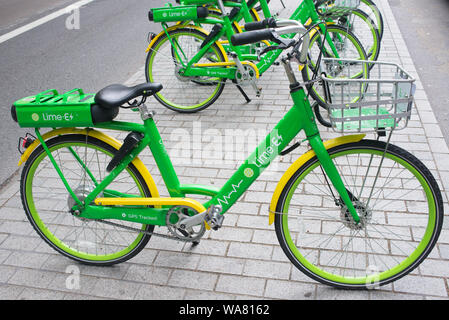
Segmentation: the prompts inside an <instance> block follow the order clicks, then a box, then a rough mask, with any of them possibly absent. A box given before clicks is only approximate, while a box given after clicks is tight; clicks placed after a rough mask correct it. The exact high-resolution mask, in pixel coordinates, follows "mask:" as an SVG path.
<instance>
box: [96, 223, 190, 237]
mask: <svg viewBox="0 0 449 320" xmlns="http://www.w3.org/2000/svg"><path fill="white" fill-rule="evenodd" d="M95 221H97V222H101V223H103V224H107V225H111V226H115V227H119V228H122V229H126V230H130V231H134V232H137V233H144V234H146V235H149V236H156V237H161V238H165V239H170V240H176V241H183V242H193V241H197V240H189V239H181V238H178V237H174V236H169V235H166V234H161V233H156V232H150V231H146V230H142V229H137V228H133V227H128V226H124V225H121V224H119V223H115V222H111V221H106V220H95Z"/></svg>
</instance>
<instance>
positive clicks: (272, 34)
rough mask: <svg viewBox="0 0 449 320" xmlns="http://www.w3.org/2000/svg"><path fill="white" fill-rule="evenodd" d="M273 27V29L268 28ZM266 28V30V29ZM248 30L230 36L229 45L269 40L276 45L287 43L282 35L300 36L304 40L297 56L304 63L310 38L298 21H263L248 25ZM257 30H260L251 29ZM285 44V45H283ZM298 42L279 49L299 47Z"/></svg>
mask: <svg viewBox="0 0 449 320" xmlns="http://www.w3.org/2000/svg"><path fill="white" fill-rule="evenodd" d="M247 25H248V23H247V24H245V30H248V29H247ZM270 26H274V27H270ZM267 27H268V29H266V28H267ZM249 28H250V30H251V31H245V32H242V33H237V34H234V35H232V37H231V43H232V45H234V46H241V45H245V44H251V43H255V42H259V41H262V40H270V41H273V42H276V43H278V44H279V43H282V42H284V41H288V39H285V38H280V37H279V36H280V35H283V34H292V33H294V34H300V35H301V36H302V37H303V38H304V39H303V42H302V48H301V52H300V55H299V60H300V62H301V63H303V62H305V61H306V59H307V50H308V47H309V42H310V36H309V32H308V30H307V29H306V28H305V27H304V26H303V25H302V24H301V23H300V22H298V21H295V20H279V21H275V20H274V19H265V20H263V21H259V22H253V23H250V25H249ZM253 28H259V29H260V30H257V29H253ZM284 44H285V43H284ZM299 44H300V42H299V41H294V40H293V42H291V43H290V44H289V45H288V46H284V47H283V48H279V49H286V48H288V47H291V46H293V45H299Z"/></svg>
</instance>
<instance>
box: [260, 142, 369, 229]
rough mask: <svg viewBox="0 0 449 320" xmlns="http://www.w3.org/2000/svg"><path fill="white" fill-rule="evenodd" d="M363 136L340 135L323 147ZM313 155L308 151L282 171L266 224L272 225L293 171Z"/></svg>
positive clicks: (327, 148)
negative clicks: (280, 198)
mask: <svg viewBox="0 0 449 320" xmlns="http://www.w3.org/2000/svg"><path fill="white" fill-rule="evenodd" d="M364 137H365V134H356V135H350V136H341V137H338V138H335V139H331V140H328V141H325V142H324V147H325V148H326V150H329V149H331V148H334V147H336V146H339V145H342V144H346V143H351V142H359V141H360V140H362V139H363V138H364ZM314 156H315V152H314V151H313V150H310V151H308V152H307V153H305V154H303V155H302V156H301V157H299V158H298V159H297V160H296V161H295V162H294V163H293V164H292V165H291V166H290V167H289V168H288V169H287V171H286V172H285V173H284V175H283V176H282V177H281V180H279V182H278V185H277V186H276V189H275V190H274V193H273V197H272V198H271V204H270V212H269V217H268V224H269V225H272V224H273V222H274V218H275V215H276V207H277V204H278V201H279V197H280V196H281V193H282V190H284V187H285V185H286V184H287V182H288V181H289V180H290V178H291V177H292V176H293V175H294V174H295V172H296V171H297V170H298V169H299V168H300V167H301V166H303V165H304V164H305V163H306V162H307V161H309V160H310V159H312V158H313V157H314Z"/></svg>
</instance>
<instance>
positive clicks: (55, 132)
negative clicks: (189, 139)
mask: <svg viewBox="0 0 449 320" xmlns="http://www.w3.org/2000/svg"><path fill="white" fill-rule="evenodd" d="M63 134H84V135H86V134H87V135H89V136H91V137H93V138H97V139H98V140H101V141H103V142H105V143H107V144H109V145H111V146H113V147H114V148H115V149H117V150H118V149H120V147H121V145H122V143H121V142H120V141H118V140H117V139H115V138H113V137H111V136H109V135H107V134H105V133H103V132H101V131H97V130H94V129H88V130H87V129H77V128H61V129H56V130H52V131H49V132H47V133H45V134H43V135H42V138H43V139H44V140H45V141H47V140H48V139H50V138H53V137H55V136H59V135H63ZM39 145H40V141H39V140H38V139H36V140H35V141H34V142H33V143H32V144H31V145H30V146H29V147H28V148H27V149H26V150H25V152H24V153H23V154H22V156H21V157H20V161H19V164H18V166H19V167H20V166H21V165H22V164H23V163H25V162H26V161H27V159H28V158H29V157H30V155H31V153H32V152H33V151H34V149H36V148H37V147H38V146H39ZM132 164H133V165H134V166H135V167H136V168H137V170H138V171H139V172H140V174H141V175H142V177H143V179H144V180H145V182H146V184H147V186H148V189H149V190H150V193H151V196H152V197H155V198H159V191H158V190H157V187H156V183H155V182H154V179H153V177H152V176H151V174H150V172H149V171H148V169H147V167H146V166H145V165H144V164H143V162H142V161H141V160H140V159H139V158H138V157H136V158H135V159H134V160H133V162H132Z"/></svg>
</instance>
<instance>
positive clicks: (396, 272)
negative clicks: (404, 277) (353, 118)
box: [282, 149, 436, 286]
mask: <svg viewBox="0 0 449 320" xmlns="http://www.w3.org/2000/svg"><path fill="white" fill-rule="evenodd" d="M354 151H355V152H356V153H366V154H377V155H382V154H383V153H382V151H379V150H374V149H351V150H347V151H341V152H337V153H335V154H333V155H331V158H336V157H338V156H344V155H347V154H354V153H355V152H354ZM386 157H387V158H389V159H391V160H394V161H396V162H398V163H400V164H401V165H402V166H404V167H405V168H407V169H408V170H409V171H410V172H412V173H413V175H414V176H415V177H416V178H417V179H418V180H419V182H420V183H421V186H422V187H423V189H424V191H425V193H426V197H427V203H428V204H429V223H428V225H427V228H426V231H425V234H424V236H423V238H422V240H421V242H420V243H419V245H418V246H417V247H416V249H415V250H414V252H413V253H412V254H411V255H409V256H408V258H407V259H405V260H404V261H402V262H401V263H399V264H398V265H396V266H395V267H393V268H391V269H389V270H386V271H384V272H382V273H380V274H377V275H376V280H378V281H379V282H380V283H381V284H386V283H387V282H385V281H388V282H391V281H393V280H394V279H395V277H399V276H400V274H401V273H402V272H403V271H404V270H406V269H409V268H410V267H411V266H412V265H413V264H414V263H415V262H416V261H417V260H418V259H419V257H420V256H421V255H422V254H423V253H424V252H425V250H426V249H427V247H428V245H429V243H430V242H431V240H432V239H433V235H434V230H435V223H436V208H435V198H434V197H433V194H432V191H431V187H430V186H429V183H428V182H427V181H426V179H425V178H424V177H423V176H422V174H420V173H419V172H418V170H417V169H416V168H414V167H413V166H412V165H411V164H409V163H408V162H407V161H405V160H403V159H401V158H399V157H397V156H395V155H393V154H388V153H387V154H386ZM318 165H319V163H318V162H316V163H314V164H313V165H311V166H310V167H309V168H307V170H306V171H304V172H303V173H302V174H301V175H300V176H299V177H298V178H297V179H296V181H295V182H294V184H293V185H292V187H291V188H290V190H289V192H288V194H287V196H286V201H285V202H284V204H283V209H282V212H283V213H285V214H283V215H282V232H283V235H284V239H285V240H286V242H287V245H288V247H289V250H290V251H291V253H292V254H293V255H294V257H295V258H296V259H297V260H298V261H299V262H300V264H301V265H302V266H303V267H304V268H306V269H307V270H309V271H310V272H312V273H313V274H314V275H315V276H317V277H319V278H321V279H325V281H331V282H333V283H334V284H336V285H340V284H347V285H359V286H360V285H366V284H367V283H369V282H368V281H367V280H369V278H367V277H343V276H339V275H335V274H332V273H329V272H327V271H325V270H322V269H320V268H319V267H317V266H315V265H314V264H312V263H310V262H309V261H308V260H307V259H305V258H304V256H303V255H302V254H301V253H300V252H299V250H298V248H297V247H296V245H295V244H294V242H293V240H292V238H291V236H290V232H289V229H288V214H287V213H288V208H289V206H290V200H291V199H292V196H293V193H294V191H295V190H296V188H297V186H298V185H299V183H300V182H301V181H302V179H304V177H305V176H307V174H308V173H310V171H312V170H313V169H315V168H316V167H317V166H318ZM382 282H384V283H382Z"/></svg>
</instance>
